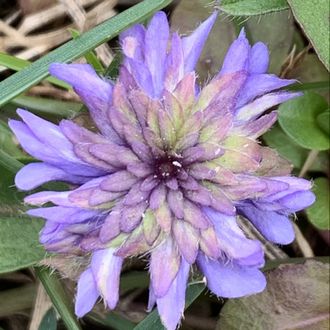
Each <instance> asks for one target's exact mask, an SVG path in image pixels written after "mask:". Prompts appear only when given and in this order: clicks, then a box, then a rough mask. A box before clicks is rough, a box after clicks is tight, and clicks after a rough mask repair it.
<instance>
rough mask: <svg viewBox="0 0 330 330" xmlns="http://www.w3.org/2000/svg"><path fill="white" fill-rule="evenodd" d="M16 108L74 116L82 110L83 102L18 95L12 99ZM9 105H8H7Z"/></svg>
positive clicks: (59, 115)
mask: <svg viewBox="0 0 330 330" xmlns="http://www.w3.org/2000/svg"><path fill="white" fill-rule="evenodd" d="M10 105H12V106H14V107H15V108H23V109H28V110H29V111H31V112H33V113H36V114H39V115H53V116H58V117H66V118H72V117H74V116H76V115H77V114H78V112H79V111H81V109H82V107H83V104H82V103H78V102H69V101H58V100H54V99H50V98H46V97H43V98H40V97H34V96H24V95H21V96H17V97H15V98H14V99H13V100H11V101H10ZM6 106H7V105H6Z"/></svg>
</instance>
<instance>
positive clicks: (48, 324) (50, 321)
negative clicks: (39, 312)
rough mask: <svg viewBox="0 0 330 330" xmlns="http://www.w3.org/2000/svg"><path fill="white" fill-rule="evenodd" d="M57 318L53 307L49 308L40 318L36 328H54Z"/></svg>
mask: <svg viewBox="0 0 330 330" xmlns="http://www.w3.org/2000/svg"><path fill="white" fill-rule="evenodd" d="M56 329H57V318H56V311H55V310H54V308H50V309H49V310H48V311H47V313H46V314H45V315H44V317H43V318H42V320H41V323H40V325H39V328H38V330H56Z"/></svg>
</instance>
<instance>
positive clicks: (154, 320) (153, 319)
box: [134, 282, 205, 330]
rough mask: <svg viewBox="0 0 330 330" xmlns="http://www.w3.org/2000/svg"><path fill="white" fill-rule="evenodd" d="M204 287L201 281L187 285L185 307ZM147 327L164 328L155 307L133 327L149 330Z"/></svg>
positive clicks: (136, 329)
mask: <svg viewBox="0 0 330 330" xmlns="http://www.w3.org/2000/svg"><path fill="white" fill-rule="evenodd" d="M204 289H205V284H204V283H201V282H196V283H190V284H189V285H188V287H187V292H186V305H185V309H187V308H188V307H189V306H190V305H191V304H192V303H193V302H194V301H195V300H196V299H197V298H198V296H199V295H200V294H201V293H202V292H203V291H204ZM173 308H175V306H173ZM149 329H157V330H161V329H164V326H163V325H162V323H161V321H160V318H159V315H158V312H157V310H156V309H155V310H154V311H153V312H151V313H150V314H149V315H148V316H147V317H146V318H145V319H143V320H142V321H141V322H140V323H139V324H138V325H137V326H136V327H135V328H134V330H149Z"/></svg>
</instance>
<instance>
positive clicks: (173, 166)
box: [154, 156, 182, 179]
mask: <svg viewBox="0 0 330 330" xmlns="http://www.w3.org/2000/svg"><path fill="white" fill-rule="evenodd" d="M154 166H155V175H157V177H158V178H159V179H170V178H173V177H176V176H177V175H178V174H179V173H180V171H181V169H182V165H181V163H180V162H179V160H178V159H177V158H175V157H172V156H165V157H164V158H161V159H158V160H157V161H156V162H155V164H154Z"/></svg>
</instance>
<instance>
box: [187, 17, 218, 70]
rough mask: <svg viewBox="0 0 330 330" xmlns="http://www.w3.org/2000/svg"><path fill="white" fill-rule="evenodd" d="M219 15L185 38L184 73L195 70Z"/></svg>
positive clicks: (209, 19) (210, 18)
mask: <svg viewBox="0 0 330 330" xmlns="http://www.w3.org/2000/svg"><path fill="white" fill-rule="evenodd" d="M217 15H218V13H217V12H214V13H213V14H212V15H211V16H210V17H209V18H208V19H207V20H206V21H204V22H203V23H202V24H201V25H200V26H199V27H198V28H197V29H196V30H195V31H194V32H193V33H192V34H191V35H190V36H188V37H185V38H183V40H182V42H183V54H184V63H185V66H184V71H185V72H186V73H187V72H190V71H193V70H194V69H195V66H196V63H197V61H198V58H199V56H200V54H201V52H202V49H203V46H204V44H205V42H206V39H207V37H208V35H209V33H210V31H211V29H212V27H213V25H214V23H215V20H216V18H217Z"/></svg>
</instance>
